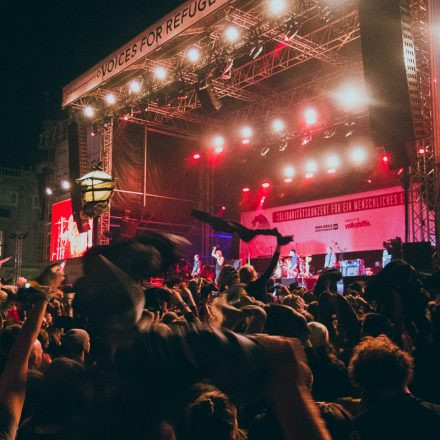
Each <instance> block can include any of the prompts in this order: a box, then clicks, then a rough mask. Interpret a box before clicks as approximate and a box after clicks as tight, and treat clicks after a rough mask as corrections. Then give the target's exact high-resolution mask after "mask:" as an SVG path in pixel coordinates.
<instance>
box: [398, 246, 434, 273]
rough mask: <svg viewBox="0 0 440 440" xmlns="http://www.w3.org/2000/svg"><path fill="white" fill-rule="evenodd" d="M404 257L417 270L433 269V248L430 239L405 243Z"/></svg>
mask: <svg viewBox="0 0 440 440" xmlns="http://www.w3.org/2000/svg"><path fill="white" fill-rule="evenodd" d="M403 259H404V260H405V261H406V262H407V263H409V264H411V265H412V266H414V267H415V268H416V269H417V270H422V271H423V270H430V269H432V248H431V243H429V242H428V241H421V242H420V243H404V244H403Z"/></svg>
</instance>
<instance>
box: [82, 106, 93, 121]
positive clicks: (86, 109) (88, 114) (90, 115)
mask: <svg viewBox="0 0 440 440" xmlns="http://www.w3.org/2000/svg"><path fill="white" fill-rule="evenodd" d="M83 112H84V116H85V117H86V118H93V116H95V110H94V109H93V107H90V105H88V106H87V107H84V109H83Z"/></svg>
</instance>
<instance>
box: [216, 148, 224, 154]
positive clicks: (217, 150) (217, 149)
mask: <svg viewBox="0 0 440 440" xmlns="http://www.w3.org/2000/svg"><path fill="white" fill-rule="evenodd" d="M214 151H215V152H216V154H220V153H223V147H220V146H217V147H215V148H214Z"/></svg>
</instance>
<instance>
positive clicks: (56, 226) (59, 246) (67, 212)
mask: <svg viewBox="0 0 440 440" xmlns="http://www.w3.org/2000/svg"><path fill="white" fill-rule="evenodd" d="M89 222H90V230H89V231H87V232H83V233H81V234H80V233H79V232H78V228H77V226H76V222H75V220H74V219H73V214H72V202H71V200H70V199H67V200H63V201H62V202H58V203H54V204H53V205H52V226H51V236H50V261H57V260H65V259H68V258H73V257H81V256H83V255H84V253H85V252H86V251H87V249H89V248H90V247H92V245H93V242H92V237H93V221H92V220H89Z"/></svg>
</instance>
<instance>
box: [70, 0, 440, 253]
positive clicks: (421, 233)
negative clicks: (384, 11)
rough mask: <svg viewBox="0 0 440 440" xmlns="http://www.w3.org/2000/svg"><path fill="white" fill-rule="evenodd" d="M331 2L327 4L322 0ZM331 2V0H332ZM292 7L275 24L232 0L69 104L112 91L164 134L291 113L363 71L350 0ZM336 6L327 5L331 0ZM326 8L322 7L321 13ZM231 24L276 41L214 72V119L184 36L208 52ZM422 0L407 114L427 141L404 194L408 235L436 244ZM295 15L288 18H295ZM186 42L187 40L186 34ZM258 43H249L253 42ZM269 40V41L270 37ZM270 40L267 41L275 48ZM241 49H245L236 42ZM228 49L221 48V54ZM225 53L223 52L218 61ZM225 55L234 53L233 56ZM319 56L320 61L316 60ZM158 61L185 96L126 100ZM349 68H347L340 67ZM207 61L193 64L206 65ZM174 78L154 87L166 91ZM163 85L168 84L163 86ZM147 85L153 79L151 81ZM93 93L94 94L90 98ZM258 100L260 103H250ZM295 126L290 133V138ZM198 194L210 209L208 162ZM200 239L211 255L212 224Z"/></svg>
mask: <svg viewBox="0 0 440 440" xmlns="http://www.w3.org/2000/svg"><path fill="white" fill-rule="evenodd" d="M327 3H328V2H327ZM331 3H332V2H331ZM299 5H300V6H299V7H298V9H297V10H296V11H295V13H294V14H293V15H291V16H290V17H289V21H288V22H287V21H286V22H277V23H274V22H273V21H271V20H268V19H267V16H265V14H264V7H263V2H261V1H260V2H255V1H254V2H249V1H231V2H229V3H228V4H227V5H226V7H224V8H223V10H222V11H220V12H219V11H218V12H217V13H216V15H215V19H212V20H210V22H209V26H204V25H203V23H201V25H200V26H199V25H198V24H196V25H194V26H193V27H191V28H190V29H188V30H187V31H185V32H184V33H183V34H181V35H179V37H178V38H177V40H176V43H175V44H174V45H173V47H172V48H171V47H170V46H169V45H168V46H166V47H164V48H163V50H161V51H158V52H157V53H156V52H153V53H152V54H151V56H149V57H148V58H144V59H142V60H140V61H139V62H137V63H136V64H134V65H132V66H130V68H129V69H127V70H126V71H123V72H122V73H121V74H119V75H118V77H116V79H115V80H112V81H111V82H110V83H109V84H104V85H103V87H101V88H99V89H97V90H93V91H91V92H90V93H88V94H87V95H86V96H82V97H81V98H79V99H78V100H76V101H75V102H74V103H73V104H72V107H73V108H74V109H82V108H84V107H85V106H86V105H88V104H90V102H93V100H96V101H102V99H103V98H104V97H105V96H106V95H107V94H108V93H109V92H110V91H111V92H112V93H114V94H115V95H116V97H117V100H118V102H124V103H125V105H127V103H128V105H129V112H128V114H127V113H126V108H125V109H124V110H123V111H124V112H125V113H124V114H123V113H122V110H121V112H120V113H119V115H117V117H124V118H125V119H129V120H131V121H132V122H135V123H140V124H144V125H145V127H146V129H148V130H151V131H158V132H161V133H164V134H169V135H175V136H183V137H188V138H197V137H199V136H200V135H201V134H203V133H204V131H205V130H206V127H210V128H212V129H215V128H216V127H221V126H225V125H235V124H239V123H240V122H241V121H258V120H262V119H265V118H267V117H270V115H275V114H277V115H281V114H283V113H288V112H291V111H292V110H293V109H295V108H296V107H298V106H299V105H301V104H302V103H303V102H312V101H314V100H319V99H320V98H322V97H323V96H325V94H326V93H327V92H328V90H330V89H332V88H333V87H334V85H336V84H337V83H338V82H339V81H340V80H341V79H342V78H344V76H346V75H347V73H348V72H349V73H350V75H351V76H353V75H354V76H359V77H362V65H361V62H360V60H353V59H352V58H351V57H350V56H349V55H347V53H346V51H345V49H346V48H347V47H348V46H350V45H351V44H353V43H354V42H356V40H358V39H359V37H360V31H359V17H358V12H357V9H356V6H355V3H354V2H351V1H347V2H343V4H341V5H338V6H337V7H332V8H327V9H329V11H330V12H329V11H326V10H325V7H324V3H323V2H322V1H318V0H302V1H300V2H299ZM333 6H334V5H333ZM328 12H329V13H328ZM225 22H226V23H233V24H236V25H237V26H239V27H240V28H241V29H245V30H247V31H249V32H254V31H255V29H258V38H256V42H257V43H258V44H266V45H267V44H268V42H272V43H276V46H275V47H274V48H272V49H271V50H270V51H268V52H266V53H264V52H263V54H262V55H261V56H259V57H257V58H256V59H253V60H250V61H247V62H242V63H241V64H240V65H239V66H234V68H233V69H232V73H231V75H230V77H226V78H225V77H224V76H222V75H221V74H220V73H218V74H217V75H216V76H214V77H212V78H211V84H212V87H213V89H214V90H215V94H216V95H217V97H218V98H219V99H220V100H222V101H224V107H226V108H227V109H228V112H227V114H225V113H226V112H224V111H222V112H221V116H220V117H215V118H214V117H212V116H209V115H207V114H206V113H204V112H202V111H200V107H201V104H200V101H199V100H198V97H197V92H196V85H197V83H198V82H199V81H200V75H199V74H198V73H199V72H196V71H194V69H192V68H186V67H187V66H186V65H185V63H184V58H185V54H186V50H187V47H188V45H189V44H191V45H192V46H195V47H198V48H199V49H200V50H201V51H202V52H204V53H206V52H209V51H212V52H215V48H216V47H218V42H219V39H220V38H221V37H220V32H221V30H222V29H223V28H224V23H225ZM429 22H430V20H429V0H410V1H409V10H408V15H407V17H406V20H404V26H408V27H407V30H409V29H410V31H409V34H412V35H411V37H412V39H413V43H414V51H415V60H416V63H415V67H416V70H417V74H416V75H414V74H413V75H412V76H409V82H410V92H411V94H412V96H413V97H414V96H416V99H419V100H420V102H419V104H420V105H419V106H418V107H417V110H416V111H415V112H414V113H413V114H414V121H415V131H416V136H417V150H418V151H419V150H421V149H422V148H423V149H424V153H423V154H418V156H417V163H416V165H415V166H414V167H412V168H411V172H410V177H411V186H410V187H411V191H410V193H411V198H410V219H411V225H410V235H411V236H410V240H411V241H430V242H431V243H432V244H433V245H435V246H436V249H437V254H436V255H437V257H438V256H439V255H440V254H439V252H438V246H439V244H440V240H439V238H440V237H439V227H438V226H437V225H436V221H435V219H436V218H440V217H438V215H439V206H438V205H439V203H438V200H439V194H438V170H437V168H436V165H435V163H436V157H438V156H439V154H438V152H437V151H436V149H437V148H438V146H437V145H436V143H434V139H433V112H432V90H431V84H432V83H431V79H432V59H431V55H430V53H431V52H430V46H429V34H428V26H429ZM292 23H293V25H292ZM292 26H297V28H298V29H297V30H296V31H295V30H294V33H295V32H296V33H295V35H294V37H293V38H289V39H286V33H287V32H288V31H289V32H291V31H292ZM183 40H184V41H183ZM257 43H256V44H257ZM269 44H270V43H269ZM272 47H273V46H272ZM236 49H237V50H238V51H240V50H241V53H244V52H245V51H246V50H247V49H246V48H241V47H238V48H236ZM227 55H228V54H226V56H227ZM224 56H225V55H224V54H223V55H222V57H223V58H222V60H224ZM231 56H232V55H231ZM311 62H313V63H315V64H314V67H313V70H314V72H315V73H312V74H311V75H310V76H308V78H307V79H304V78H303V79H302V81H297V82H295V83H293V84H290V85H287V86H286V87H284V88H283V87H281V88H279V87H272V85H273V83H270V84H269V85H268V84H267V81H268V80H271V79H272V78H275V77H276V76H277V75H279V74H282V73H283V72H286V71H287V70H293V71H294V69H295V68H299V67H301V66H302V65H304V64H306V63H311ZM316 63H318V64H319V66H322V67H323V68H322V69H321V68H319V67H316ZM158 65H161V66H165V67H167V68H170V69H171V68H172V67H173V66H179V74H178V81H180V82H181V83H184V84H185V87H186V90H185V93H184V94H183V96H179V97H176V96H174V95H173V93H165V94H163V95H162V96H161V98H160V99H158V98H157V96H158V95H157V94H156V93H150V94H149V95H145V96H142V97H140V98H139V99H138V100H137V101H136V102H134V101H133V102H132V101H131V99H132V98H131V97H130V94H129V91H128V89H127V81H128V80H129V79H131V78H138V77H140V78H144V77H145V75H147V74H151V72H152V71H153V69H154V68H155V67H157V66H158ZM347 66H350V67H347ZM205 67H207V65H203V64H202V65H200V66H199V68H200V70H203V69H204V68H205ZM175 82H176V77H174V78H172V79H170V80H169V82H168V83H165V84H163V85H162V86H161V87H162V89H165V90H170V91H171V90H173V89H172V86H173V83H175ZM167 87H168V88H169V89H166V88H167ZM152 90H153V91H154V87H153V88H152ZM91 100H92V101H91ZM257 103H258V105H256V104H257ZM365 116H367V115H366V114H365V112H363V113H360V114H357V115H355V116H353V115H351V116H348V115H346V114H341V115H340V116H338V118H335V123H336V124H343V123H345V122H347V121H348V120H349V119H350V118H363V117H365ZM110 132H111V124H110V125H109V124H108V120H107V125H106V128H105V129H104V131H103V136H102V139H103V141H102V149H101V151H102V157H101V159H102V160H103V164H104V169H105V170H106V171H107V172H109V173H110V174H111V149H112V140H111V134H110ZM300 135H301V133H300V132H298V133H292V134H291V138H295V137H296V136H300ZM201 182H202V188H204V193H203V194H202V195H201V204H200V207H201V208H202V209H205V210H208V211H210V212H212V210H213V172H212V170H211V169H210V168H209V167H206V169H204V170H203V172H202V176H201ZM108 228H109V218H108V219H107V217H105V218H102V219H101V220H100V227H99V229H98V231H99V234H98V235H99V237H98V242H99V243H106V242H107V240H108V239H107V238H106V234H107V233H108ZM203 237H204V238H203V247H204V249H203V250H204V252H205V255H209V248H210V247H211V246H212V238H210V231H209V230H208V229H207V228H205V230H204V231H203Z"/></svg>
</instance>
